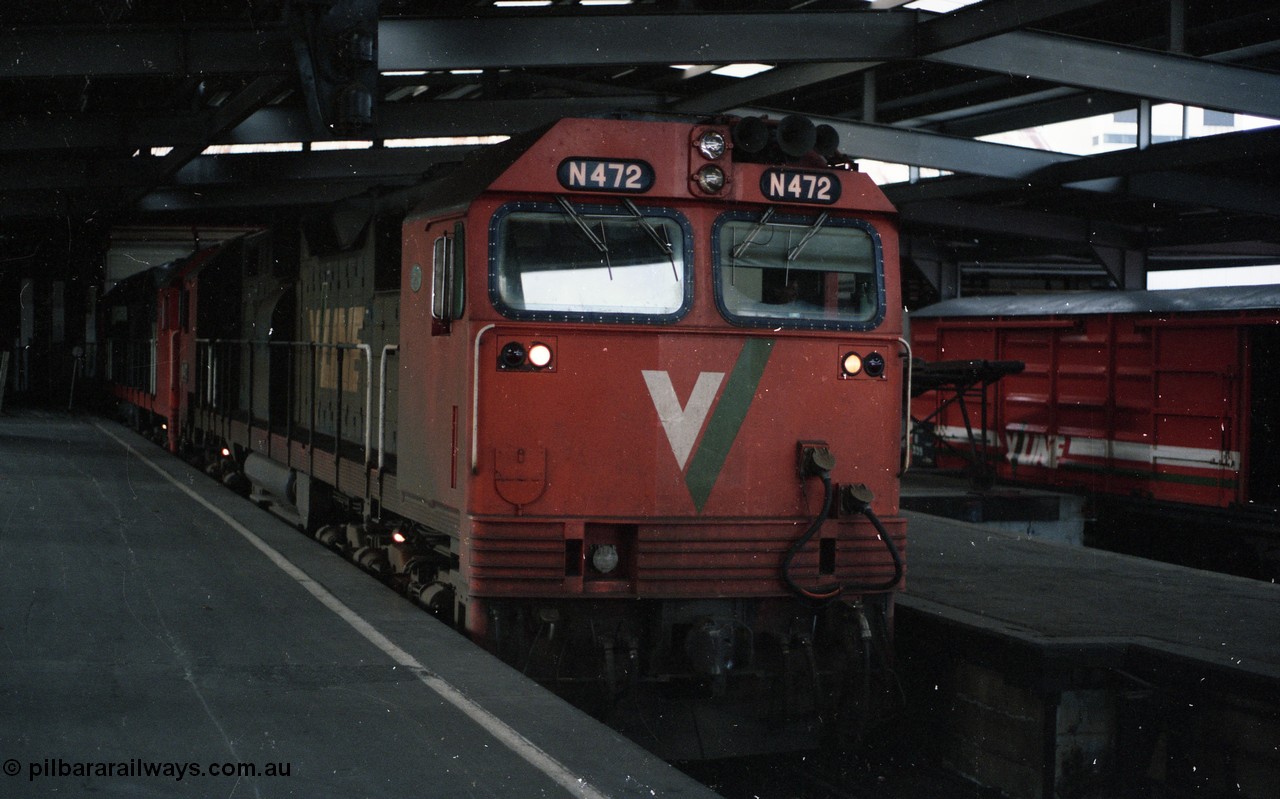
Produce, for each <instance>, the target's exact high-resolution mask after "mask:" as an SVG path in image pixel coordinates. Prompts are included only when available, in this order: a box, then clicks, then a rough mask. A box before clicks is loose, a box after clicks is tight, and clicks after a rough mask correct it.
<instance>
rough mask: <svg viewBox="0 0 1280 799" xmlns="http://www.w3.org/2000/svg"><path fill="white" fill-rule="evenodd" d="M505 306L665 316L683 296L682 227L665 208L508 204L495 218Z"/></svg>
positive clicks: (500, 294) (500, 287) (498, 271)
mask: <svg viewBox="0 0 1280 799" xmlns="http://www.w3.org/2000/svg"><path fill="white" fill-rule="evenodd" d="M497 226H498V231H497V241H498V248H497V254H496V258H497V262H496V269H495V280H496V291H497V295H498V300H499V302H500V303H501V304H502V305H503V306H505V307H506V308H508V309H510V310H513V311H516V312H522V311H530V312H564V313H570V314H628V315H654V316H669V315H671V314H675V313H677V312H679V311H680V309H681V308H682V307H683V305H684V303H685V296H686V291H685V280H686V275H685V234H684V229H683V227H682V226H681V224H680V223H679V222H678V221H676V220H675V219H672V218H669V217H666V216H656V215H655V216H648V215H646V216H644V217H643V218H642V219H641V218H636V217H632V216H618V215H616V214H615V215H589V214H585V213H583V214H576V215H574V216H570V215H569V214H567V213H564V212H562V211H558V210H557V211H552V210H546V211H542V210H537V211H522V210H518V211H512V212H510V213H507V214H505V215H503V216H502V217H501V218H500V220H499V221H498V222H497Z"/></svg>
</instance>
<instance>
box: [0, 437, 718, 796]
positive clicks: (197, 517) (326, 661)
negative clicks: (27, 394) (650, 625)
mask: <svg viewBox="0 0 1280 799" xmlns="http://www.w3.org/2000/svg"><path fill="white" fill-rule="evenodd" d="M242 530H247V531H249V535H248V536H246V535H245V534H244V533H243V532H241V531H242ZM254 539H256V542H255V540H254ZM0 760H2V761H3V773H0V796H5V797H22V796H48V795H58V796H81V795H98V796H119V797H126V796H127V797H147V796H166V797H168V796H220V797H277V796H298V797H328V796H334V797H380V796H386V797H397V799H399V798H400V797H411V796H413V797H424V796H441V797H445V796H448V797H461V796H468V797H473V796H495V797H506V796H509V797H542V796H546V797H558V796H574V795H576V796H611V797H632V796H635V797H652V796H678V797H702V796H714V794H713V793H712V792H711V791H710V790H709V789H707V788H705V787H704V786H702V785H700V784H699V783H697V782H695V781H693V780H692V779H690V778H688V777H687V776H685V775H684V774H682V773H680V772H679V771H677V770H675V769H673V768H671V767H670V766H668V765H666V764H665V763H662V762H661V761H659V760H657V759H656V758H654V757H652V756H651V755H649V754H648V753H646V752H645V751H643V750H642V749H640V748H639V747H637V746H635V745H634V744H631V743H630V742H628V741H626V740H625V739H623V738H621V737H620V736H619V735H617V734H616V733H614V732H613V731H611V730H609V729H608V728H606V727H604V726H602V725H600V724H598V723H597V722H595V721H594V720H592V719H591V718H589V717H587V716H585V715H584V714H582V713H580V712H578V711H577V710H575V709H573V708H572V707H570V706H568V705H566V704H565V703H563V702H561V701H560V700H558V699H556V698H555V697H553V696H551V695H550V694H548V693H547V692H545V691H544V690H543V689H541V688H540V687H538V686H537V685H535V684H533V683H532V682H530V681H529V680H527V679H525V678H524V677H523V676H521V675H520V674H518V673H516V672H515V671H513V670H511V669H510V668H508V667H506V666H505V665H503V664H501V663H499V662H497V661H495V660H494V659H493V658H491V657H490V656H489V655H488V654H486V653H484V652H483V651H481V650H480V649H479V648H477V647H475V646H474V645H472V644H471V643H470V642H468V641H466V640H465V639H464V638H462V637H461V636H459V635H458V634H456V633H455V632H453V631H451V630H450V629H448V628H447V627H445V626H444V625H442V624H441V623H439V622H437V621H436V620H435V619H433V618H431V617H430V616H428V615H427V614H426V613H424V612H423V611H421V610H419V609H417V608H415V607H413V606H412V605H410V604H409V603H408V602H406V601H405V600H403V599H401V598H400V597H398V596H396V595H395V594H393V593H392V592H391V591H389V590H388V589H386V588H385V587H383V586H382V585H380V584H379V583H377V582H376V581H375V580H373V579H372V578H370V577H368V576H367V575H365V574H363V573H361V572H360V571H359V570H357V569H356V568H354V567H353V566H352V565H350V564H349V563H347V562H346V561H344V560H342V559H340V558H339V557H338V556H336V555H334V554H332V553H330V552H328V551H327V550H325V549H324V548H322V547H320V546H318V545H317V544H315V543H314V542H313V541H310V540H309V539H307V538H305V537H304V536H302V535H301V534H300V533H298V532H297V531H295V530H293V529H291V528H290V527H288V526H287V525H286V524H284V523H283V522H281V521H279V520H278V519H276V518H275V517H273V516H271V515H269V514H267V513H266V512H264V511H262V510H260V509H259V508H257V507H256V506H254V505H252V504H250V503H247V502H245V501H244V500H242V499H240V498H239V497H236V496H234V495H233V494H231V493H230V492H229V491H227V490H225V489H223V488H221V487H220V486H218V485H217V484H216V483H214V482H213V481H211V480H209V479H208V478H206V477H205V476H203V475H202V474H200V473H198V472H196V471H195V470H193V469H191V468H189V467H188V466H186V465H185V464H184V463H182V462H180V461H178V460H177V459H174V458H171V457H169V456H167V455H166V454H164V453H163V452H162V451H161V450H160V449H158V448H156V447H155V446H154V445H152V444H150V443H148V442H146V441H144V440H142V439H141V438H139V437H137V436H134V435H133V434H131V433H128V432H126V431H125V430H123V428H120V427H118V426H116V425H114V424H111V423H106V422H101V421H97V420H95V419H92V418H73V417H67V416H58V415H49V414H41V413H33V412H23V413H20V414H17V415H14V414H12V413H10V414H9V415H6V416H0ZM228 766H229V767H230V770H231V771H238V772H245V771H248V770H250V769H255V770H256V774H257V775H256V776H250V775H246V774H244V773H240V774H238V775H237V776H225V775H217V776H214V775H212V774H210V773H209V772H210V771H212V770H213V769H215V768H216V769H217V770H219V771H222V770H224V769H226V768H227V767H228ZM197 770H198V772H197ZM286 770H287V772H288V773H287V775H277V776H268V775H267V772H268V771H275V772H284V771H286Z"/></svg>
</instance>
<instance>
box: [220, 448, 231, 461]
mask: <svg viewBox="0 0 1280 799" xmlns="http://www.w3.org/2000/svg"><path fill="white" fill-rule="evenodd" d="M222 457H224V458H230V457H231V450H229V449H227V448H226V447H223V448H222Z"/></svg>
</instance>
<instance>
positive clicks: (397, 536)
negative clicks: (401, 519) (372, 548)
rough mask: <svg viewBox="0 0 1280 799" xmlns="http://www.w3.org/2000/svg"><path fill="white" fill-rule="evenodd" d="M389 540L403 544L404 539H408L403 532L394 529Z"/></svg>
mask: <svg viewBox="0 0 1280 799" xmlns="http://www.w3.org/2000/svg"><path fill="white" fill-rule="evenodd" d="M391 540H392V541H395V542H396V543H397V544H403V543H404V542H405V541H408V540H409V539H407V538H405V537H404V533H402V532H400V531H399V530H396V531H395V532H394V533H392V534H391Z"/></svg>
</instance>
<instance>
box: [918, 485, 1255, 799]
mask: <svg viewBox="0 0 1280 799" xmlns="http://www.w3.org/2000/svg"><path fill="white" fill-rule="evenodd" d="M904 504H905V502H904ZM904 515H905V516H906V517H907V519H908V522H907V524H908V528H907V529H908V531H909V532H908V541H909V548H908V554H907V563H908V570H907V587H906V590H905V592H904V593H903V594H901V595H900V596H899V598H898V601H897V622H896V630H897V636H898V638H897V646H896V649H897V651H898V654H899V658H900V672H901V675H902V677H903V679H904V681H905V682H906V683H907V685H906V688H905V691H906V693H907V694H908V695H909V696H910V697H912V699H911V702H912V703H913V704H914V707H913V713H914V723H915V724H919V725H923V724H927V725H929V729H930V730H931V742H930V744H929V745H930V747H931V748H932V751H931V752H930V753H929V755H930V756H931V757H933V758H936V759H937V760H939V761H941V762H942V763H943V764H944V765H946V766H947V767H949V768H951V769H953V770H955V771H957V772H959V773H961V774H963V775H966V776H968V777H970V778H971V779H973V780H974V781H975V782H977V783H979V784H981V785H984V786H988V787H991V788H994V789H996V790H997V791H998V792H999V794H1000V795H1004V796H1012V797H1029V798H1032V799H1039V798H1040V797H1050V796H1075V795H1090V796H1091V795H1100V796H1148V795H1151V796H1155V795H1160V796H1164V795H1171V796H1182V795H1184V794H1185V795H1191V794H1194V795H1198V796H1219V795H1221V796H1254V797H1259V798H1261V797H1269V796H1274V795H1275V794H1274V793H1273V791H1274V790H1275V786H1276V785H1280V624H1277V623H1276V617H1277V614H1278V613H1280V585H1276V584H1273V583H1267V582H1262V581H1258V580H1249V579H1245V578H1241V577H1234V576H1229V575H1223V574H1218V573H1214V572H1208V571H1201V570H1197V569H1190V568H1185V567H1181V566H1174V565H1169V564H1165V563H1160V562H1156V561H1150V560H1145V559H1141V558H1136V557H1131V556H1127V555H1120V554H1115V553H1111V552H1105V551H1100V550H1094V549H1088V548H1084V547H1080V546H1069V545H1064V544H1061V543H1053V542H1049V541H1046V540H1044V539H1043V538H1040V537H1033V536H1029V535H1017V534H1013V533H1010V532H1008V531H1007V530H1003V529H1000V528H999V526H998V525H988V524H975V523H969V522H964V521H957V520H954V519H946V518H940V517H936V516H930V515H926V514H922V513H918V512H911V511H905V512H904ZM1098 791H1102V792H1101V793H1098Z"/></svg>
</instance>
